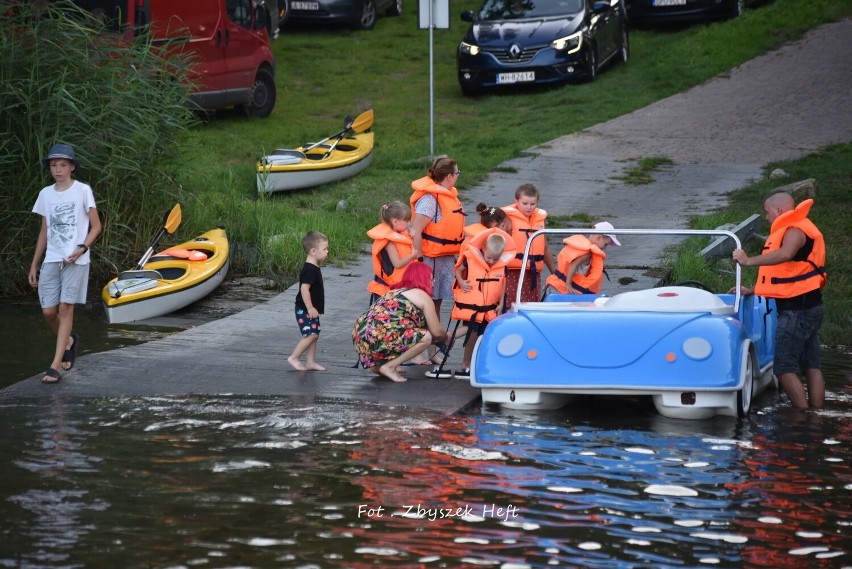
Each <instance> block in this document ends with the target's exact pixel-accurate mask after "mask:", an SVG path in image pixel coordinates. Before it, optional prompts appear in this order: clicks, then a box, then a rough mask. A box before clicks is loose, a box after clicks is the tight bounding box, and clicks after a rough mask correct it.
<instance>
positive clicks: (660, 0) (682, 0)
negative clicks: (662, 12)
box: [654, 0, 686, 6]
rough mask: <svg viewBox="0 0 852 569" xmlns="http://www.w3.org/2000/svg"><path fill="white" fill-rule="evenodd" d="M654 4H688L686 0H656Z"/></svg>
mask: <svg viewBox="0 0 852 569" xmlns="http://www.w3.org/2000/svg"><path fill="white" fill-rule="evenodd" d="M654 6H686V0H654Z"/></svg>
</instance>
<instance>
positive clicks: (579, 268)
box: [544, 221, 621, 297]
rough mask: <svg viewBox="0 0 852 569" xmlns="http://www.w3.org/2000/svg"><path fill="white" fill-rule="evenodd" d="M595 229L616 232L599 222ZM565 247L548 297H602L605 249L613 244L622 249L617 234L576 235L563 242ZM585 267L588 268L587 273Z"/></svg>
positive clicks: (549, 281)
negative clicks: (570, 295) (560, 295)
mask: <svg viewBox="0 0 852 569" xmlns="http://www.w3.org/2000/svg"><path fill="white" fill-rule="evenodd" d="M594 228H595V229H600V230H604V231H605V230H612V229H615V228H614V227H613V226H612V224H611V223H609V222H608V221H602V222H600V223H596V224H595V226H594ZM562 242H563V243H565V246H564V247H563V248H562V251H560V252H559V255H557V257H556V271H555V272H554V273H553V274H551V275H550V276H549V277H547V282H546V283H545V285H546V286H545V288H544V297H547V296H548V295H550V294H600V291H601V284H603V278H604V274H605V271H604V259H606V253H604V250H605V249H606V248H607V247H608V246H609V245H610V244H612V245H615V246H616V247H621V243H620V242H619V241H618V239H617V238H616V237H615V235H614V234H604V233H593V234H591V235H589V236H588V237H586V236H584V235H572V236H570V237H568V238H567V239H563V240H562ZM583 267H586V268H585V270H583Z"/></svg>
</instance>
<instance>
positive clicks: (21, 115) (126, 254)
mask: <svg viewBox="0 0 852 569" xmlns="http://www.w3.org/2000/svg"><path fill="white" fill-rule="evenodd" d="M162 53H163V52H162V47H159V48H154V47H153V46H152V44H151V42H150V41H149V39H148V35H147V34H142V35H140V36H138V37H136V38H134V39H126V38H122V37H118V36H116V35H114V34H110V33H109V32H107V31H106V30H105V29H104V27H103V24H102V23H101V22H100V21H98V20H97V19H95V18H93V17H92V16H90V15H88V14H87V13H85V12H82V11H80V10H79V9H77V8H76V7H75V6H74V5H73V4H72V3H70V2H66V1H57V2H52V3H50V4H48V5H41V4H29V3H21V4H20V5H18V6H16V7H15V8H4V9H3V10H2V11H0V109H2V113H0V180H2V184H3V186H4V192H3V194H2V195H0V226H2V239H0V243H2V249H0V291H2V292H3V293H5V294H18V293H20V292H22V291H23V290H25V289H26V288H27V286H28V285H27V279H26V275H27V273H28V271H29V266H30V262H31V260H32V255H33V251H34V248H35V242H36V237H37V235H38V229H39V220H38V218H37V217H36V216H35V215H34V214H32V213H31V210H32V206H33V203H35V199H36V196H37V195H38V191H39V190H40V189H41V188H42V187H44V186H46V185H49V184H51V183H52V182H53V180H52V179H51V178H50V174H49V173H48V172H47V171H46V170H45V169H44V168H43V166H42V163H41V160H42V158H43V157H44V156H45V155H46V153H47V151H48V150H49V149H50V147H51V146H52V145H53V144H55V143H58V142H63V143H66V144H70V145H71V146H73V147H74V150H75V153H76V155H77V158H78V160H79V161H80V163H81V168H80V172H79V173H78V175H77V176H76V178H77V179H79V180H80V181H83V182H86V183H88V184H89V185H91V186H92V188H93V189H94V192H95V199H96V201H97V204H98V211H99V213H100V215H101V220H102V222H103V225H104V233H103V234H102V235H101V237H100V239H99V240H98V241H97V243H96V245H95V247H96V251H97V255H95V256H94V257H93V265H92V273H91V275H92V277H91V278H92V281H93V282H106V280H107V278H108V277H109V275H113V274H114V273H115V272H116V270H117V269H121V268H127V266H128V265H131V264H133V263H134V262H135V260H136V259H132V258H131V255H132V254H133V253H134V252H138V251H139V250H143V249H144V248H145V246H146V245H147V243H144V242H145V241H147V240H149V239H150V238H151V236H152V235H153V234H154V233H155V231H156V226H157V225H158V224H159V223H160V222H161V215H162V212H163V211H165V210H166V209H167V208H169V207H170V206H172V205H174V203H175V202H176V201H178V194H179V193H180V192H179V189H178V186H177V184H176V183H175V182H174V180H173V176H171V175H170V173H169V171H168V170H167V169H164V167H163V163H164V160H163V159H164V158H165V157H167V156H168V155H169V154H170V153H172V152H173V150H174V142H175V140H176V136H177V135H178V134H179V133H180V132H182V131H183V130H185V129H186V128H187V127H188V126H189V125H190V124H191V123H192V121H193V120H194V119H193V116H192V114H191V112H190V111H189V110H188V109H187V107H186V106H185V101H186V95H187V88H186V85H187V82H186V80H185V78H186V69H187V62H186V61H184V60H182V59H181V58H168V59H167V58H165V57H164V56H163V55H162Z"/></svg>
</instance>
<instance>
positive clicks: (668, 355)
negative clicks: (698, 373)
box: [666, 352, 677, 363]
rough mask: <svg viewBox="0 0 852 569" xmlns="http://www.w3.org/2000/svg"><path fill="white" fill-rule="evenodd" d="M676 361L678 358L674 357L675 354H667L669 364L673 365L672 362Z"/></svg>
mask: <svg viewBox="0 0 852 569" xmlns="http://www.w3.org/2000/svg"><path fill="white" fill-rule="evenodd" d="M676 359H677V356H675V355H674V353H672V352H669V353H667V354H666V361H667V362H669V363H672V362H674V361H675V360H676Z"/></svg>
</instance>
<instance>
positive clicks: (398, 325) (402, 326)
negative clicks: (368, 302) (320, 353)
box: [352, 290, 426, 368]
mask: <svg viewBox="0 0 852 569" xmlns="http://www.w3.org/2000/svg"><path fill="white" fill-rule="evenodd" d="M425 333H426V317H425V316H424V315H423V312H421V310H420V309H419V308H417V306H415V305H414V304H413V303H412V302H411V301H410V300H408V299H407V298H406V297H405V296H403V295H402V294H401V292H400V291H398V290H392V291H390V292H388V293H387V294H385V295H384V296H382V297H380V298H379V299H378V300H377V301H376V302H375V303H374V304H373V305H372V306H371V307H370V308H368V309H367V311H366V312H365V313H364V314H362V315H361V316H360V317H359V318H358V320H357V321H356V322H355V326H354V327H353V328H352V342H353V344H354V345H355V351H356V352H357V353H358V360H359V361H360V362H361V365H363V366H364V367H365V368H371V367H373V366H381V365H383V364H385V363H387V362H389V361H391V360H393V359H396V358H398V357H399V356H401V355H402V354H404V353H405V352H406V351H408V350H409V349H410V348H411V347H412V346H414V345H415V344H417V343H418V342H419V341H420V340H421V339H422V338H423V335H424V334H425Z"/></svg>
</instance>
